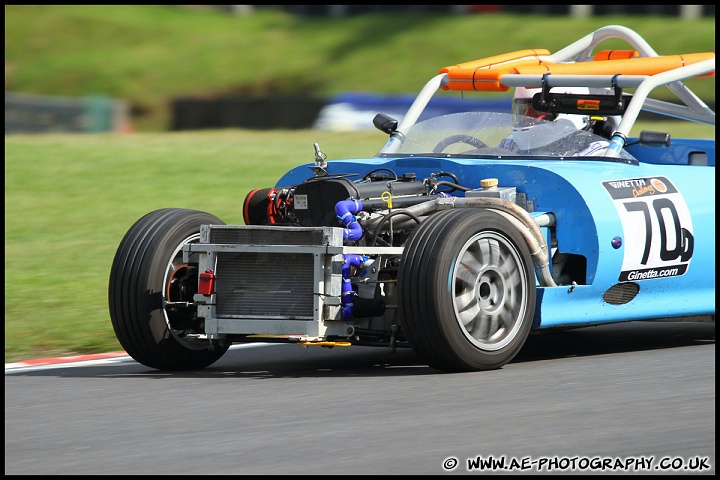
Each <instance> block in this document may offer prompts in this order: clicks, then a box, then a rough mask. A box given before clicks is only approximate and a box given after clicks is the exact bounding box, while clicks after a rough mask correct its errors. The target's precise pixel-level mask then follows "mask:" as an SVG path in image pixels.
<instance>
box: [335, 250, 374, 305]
mask: <svg viewBox="0 0 720 480" xmlns="http://www.w3.org/2000/svg"><path fill="white" fill-rule="evenodd" d="M370 263H372V260H371V259H370V257H368V256H367V255H357V254H346V255H343V266H342V269H341V271H342V306H343V307H342V309H343V318H346V319H348V318H351V317H352V315H353V299H354V298H355V291H354V290H353V287H352V283H351V282H350V267H358V268H359V267H362V266H366V265H369V264H370Z"/></svg>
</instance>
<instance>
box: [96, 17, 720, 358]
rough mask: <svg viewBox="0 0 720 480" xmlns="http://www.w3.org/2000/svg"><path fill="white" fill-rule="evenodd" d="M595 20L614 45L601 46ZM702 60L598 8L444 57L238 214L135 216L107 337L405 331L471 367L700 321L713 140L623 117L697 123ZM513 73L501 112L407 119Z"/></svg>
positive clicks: (346, 339)
mask: <svg viewBox="0 0 720 480" xmlns="http://www.w3.org/2000/svg"><path fill="white" fill-rule="evenodd" d="M610 38H615V39H622V40H625V41H626V42H627V43H628V45H629V47H630V48H629V49H627V50H618V49H613V50H600V49H599V48H598V46H599V45H600V44H601V43H603V42H604V41H605V40H606V39H610ZM714 75H715V53H714V52H705V53H691V54H686V55H669V56H661V55H658V54H657V53H656V52H655V51H654V50H653V49H652V48H651V47H650V46H649V45H648V44H647V43H646V42H645V41H644V40H643V38H642V37H641V36H640V35H638V34H637V33H636V32H634V31H632V30H629V29H627V28H625V27H621V26H615V25H612V26H607V27H604V28H600V29H598V30H596V31H595V32H593V33H591V34H589V35H587V36H585V37H583V38H581V39H579V40H577V41H576V42H574V43H572V44H570V45H568V46H567V47H565V48H563V49H561V50H559V51H558V52H555V53H550V52H549V51H547V50H540V49H532V50H523V51H519V52H511V53H507V54H503V55H497V56H494V57H489V58H484V59H480V60H476V61H472V62H467V63H462V64H458V65H453V66H449V67H445V68H443V69H442V70H441V71H440V73H439V74H438V75H437V76H435V77H434V78H432V79H431V80H430V81H429V82H428V83H427V84H426V86H425V87H424V88H423V89H422V90H421V91H420V92H419V94H418V96H417V98H416V99H415V101H414V103H413V104H412V105H411V107H410V108H409V110H408V111H407V113H406V114H405V115H404V116H403V117H402V119H399V120H396V119H394V118H391V117H389V116H387V115H384V114H378V115H377V116H376V117H375V119H374V121H373V123H374V124H375V126H376V127H377V128H378V129H380V130H382V131H383V132H385V133H387V134H388V140H387V142H386V143H385V145H384V146H383V147H382V148H381V149H380V150H379V152H378V153H377V155H376V156H374V157H372V158H363V159H347V160H334V161H326V156H325V154H324V153H323V152H322V151H321V148H320V146H319V145H317V144H315V145H314V146H315V152H316V154H315V160H314V161H313V162H309V163H307V164H305V165H300V166H298V167H296V168H294V169H292V170H290V171H289V172H287V173H286V174H285V175H283V176H282V177H281V178H280V179H279V180H278V182H277V183H276V185H275V186H274V187H267V188H258V189H256V190H253V191H252V192H250V193H249V194H248V195H247V196H246V198H245V201H244V205H243V215H244V220H245V225H226V224H224V222H223V221H222V220H220V219H219V218H217V217H215V216H214V215H211V214H209V213H206V212H201V211H196V210H187V209H179V208H168V209H161V210H157V211H154V212H151V213H148V214H147V215H145V216H144V217H143V218H141V219H139V220H138V221H137V222H136V223H135V225H133V226H132V227H131V228H130V230H129V231H128V232H127V234H126V235H125V237H124V239H123V240H122V242H121V244H120V246H119V247H118V250H117V253H116V256H115V259H114V262H113V265H112V270H111V275H110V284H109V307H110V315H111V319H112V324H113V327H114V329H115V332H116V335H117V337H118V339H119V341H120V343H121V344H122V346H123V348H125V350H126V351H127V352H128V354H129V355H131V356H132V357H133V358H134V359H135V360H137V361H138V362H139V363H142V364H144V365H146V366H149V367H152V368H157V369H162V370H186V369H197V368H203V367H206V366H208V365H210V364H212V363H213V362H215V361H216V360H218V359H219V358H220V357H221V356H222V355H223V354H224V353H225V352H226V351H227V349H228V348H229V346H230V345H231V344H233V343H244V342H282V343H295V344H299V345H303V346H323V347H344V346H351V345H373V346H384V347H386V348H391V349H394V348H396V347H401V346H409V347H411V348H412V349H413V350H414V351H415V352H416V353H417V354H418V355H419V356H420V357H421V358H423V359H424V361H426V362H427V364H428V365H430V366H431V367H433V368H436V369H438V370H442V371H478V370H488V369H497V368H500V367H502V366H503V365H505V364H506V363H508V362H509V361H511V360H512V359H513V358H514V357H515V355H517V353H518V352H519V351H520V349H521V348H522V347H523V345H524V343H525V340H526V339H527V337H528V335H530V334H532V333H535V332H539V331H542V330H546V329H562V328H576V327H584V326H590V325H600V324H608V323H614V322H629V321H638V320H673V321H681V320H682V321H712V322H714V321H715V202H714V199H715V140H714V138H713V139H690V138H681V139H678V138H672V139H671V138H670V135H669V134H668V133H664V132H655V131H643V132H640V133H639V135H637V136H636V137H633V136H631V134H630V132H631V130H632V127H633V125H634V124H635V121H636V119H637V118H638V115H639V114H640V112H641V111H646V112H651V113H653V114H659V115H664V116H667V117H672V118H673V119H680V120H686V121H690V122H697V123H700V124H705V125H713V126H714V125H715V113H714V111H713V110H712V109H711V108H709V107H708V106H707V105H706V104H705V103H704V102H703V101H702V100H700V99H699V98H698V97H697V96H696V95H695V94H693V93H692V92H691V91H690V90H689V89H688V87H687V86H686V85H685V84H684V83H683V82H684V81H685V80H687V79H690V78H696V77H714ZM708 81H713V79H712V78H709V79H708ZM659 87H667V88H668V89H669V90H670V92H672V93H673V94H674V95H675V96H676V97H677V99H678V102H669V101H666V100H659V99H656V98H651V97H650V94H651V93H653V92H654V91H656V89H658V88H659ZM511 88H514V89H515V90H514V92H515V98H514V100H513V111H512V112H508V113H497V112H490V113H488V112H477V111H467V112H461V113H451V114H448V115H439V116H427V115H425V116H424V115H423V112H424V110H425V107H426V106H427V105H428V103H429V102H430V100H431V98H433V96H435V95H436V94H440V95H449V94H452V92H460V94H462V95H463V96H465V95H468V96H469V93H467V92H492V91H499V92H503V91H508V90H509V89H511Z"/></svg>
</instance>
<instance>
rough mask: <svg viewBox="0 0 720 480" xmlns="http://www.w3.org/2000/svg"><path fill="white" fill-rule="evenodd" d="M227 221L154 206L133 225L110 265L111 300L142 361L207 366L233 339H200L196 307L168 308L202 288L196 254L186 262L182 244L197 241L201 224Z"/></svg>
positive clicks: (116, 323)
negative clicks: (171, 303) (199, 284)
mask: <svg viewBox="0 0 720 480" xmlns="http://www.w3.org/2000/svg"><path fill="white" fill-rule="evenodd" d="M207 224H211V225H223V224H224V222H223V221H222V220H220V219H219V218H217V217H215V216H214V215H210V214H208V213H205V212H200V211H197V210H187V209H180V208H165V209H160V210H156V211H154V212H150V213H148V214H147V215H145V216H144V217H142V218H141V219H139V220H138V221H137V222H135V224H134V225H133V226H132V227H131V228H130V230H128V232H127V233H126V234H125V237H124V238H123V239H122V242H121V243H120V246H119V247H118V249H117V252H116V253H115V258H114V259H113V263H112V268H111V270H110V282H109V287H108V304H109V308H110V319H111V321H112V326H113V329H114V330H115V335H116V336H117V338H118V340H119V341H120V344H121V345H122V347H123V348H124V349H125V351H126V352H127V353H128V355H130V356H131V357H132V358H133V359H135V360H136V361H137V362H139V363H141V364H143V365H145V366H148V367H151V368H156V369H159V370H169V371H179V370H195V369H200V368H205V367H207V366H208V365H211V364H212V363H214V362H216V361H217V360H218V359H219V358H220V357H222V356H223V354H224V353H225V352H226V351H227V349H228V347H229V345H219V344H218V343H217V342H214V341H208V340H206V339H200V338H198V337H197V334H199V333H202V329H203V328H202V326H201V324H200V323H199V322H200V321H201V320H202V319H198V318H196V315H195V313H196V312H195V309H194V308H193V307H191V306H188V307H184V308H183V307H177V308H176V307H173V308H170V307H168V308H166V304H167V302H168V301H172V302H192V301H193V295H194V294H195V293H197V281H198V278H197V275H198V272H197V259H195V262H193V258H191V259H190V262H188V263H183V261H182V260H183V256H182V247H183V245H184V244H186V243H193V242H197V241H198V239H199V233H200V225H207Z"/></svg>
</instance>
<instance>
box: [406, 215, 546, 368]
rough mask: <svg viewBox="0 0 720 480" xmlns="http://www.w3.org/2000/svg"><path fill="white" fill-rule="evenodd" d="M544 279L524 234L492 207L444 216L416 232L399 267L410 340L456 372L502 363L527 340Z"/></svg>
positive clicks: (425, 355)
mask: <svg viewBox="0 0 720 480" xmlns="http://www.w3.org/2000/svg"><path fill="white" fill-rule="evenodd" d="M536 294H537V293H536V284H535V274H534V270H533V262H532V257H531V255H530V251H529V248H528V246H527V244H526V243H525V241H524V239H523V237H522V235H521V233H520V232H518V231H517V228H516V227H515V226H514V225H513V223H511V222H510V221H509V220H508V219H506V218H505V217H503V216H502V215H501V214H499V213H497V212H494V211H490V210H484V209H460V210H448V211H443V212H439V213H436V214H434V215H432V216H431V217H430V218H428V219H427V220H426V221H425V222H423V223H421V224H420V226H418V227H417V228H416V229H415V230H414V231H413V232H412V233H411V235H410V237H409V238H408V241H407V243H406V246H405V250H404V252H403V256H402V262H401V264H400V269H399V271H398V313H399V315H400V318H401V322H402V331H403V332H404V334H405V337H406V339H407V340H408V343H409V344H410V346H411V347H412V349H413V350H414V351H415V353H417V354H418V355H419V356H420V357H422V358H423V359H424V360H425V361H426V362H427V364H428V365H429V366H431V367H433V368H435V369H437V370H441V371H448V372H461V371H481V370H493V369H498V368H501V367H502V366H503V365H505V364H506V363H508V362H509V361H511V360H512V359H513V358H514V357H515V355H517V353H518V352H519V351H520V349H521V348H522V346H523V345H524V344H525V340H526V339H527V337H528V335H529V333H530V329H531V327H532V323H533V317H534V314H535V307H536V305H535V302H536Z"/></svg>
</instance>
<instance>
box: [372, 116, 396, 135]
mask: <svg viewBox="0 0 720 480" xmlns="http://www.w3.org/2000/svg"><path fill="white" fill-rule="evenodd" d="M373 125H375V128H377V129H378V130H380V131H382V132H385V133H387V134H388V135H392V134H393V133H395V130H397V127H398V121H397V120H395V119H394V118H392V117H390V116H388V115H385V114H384V113H378V114H377V115H375V118H373Z"/></svg>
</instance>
